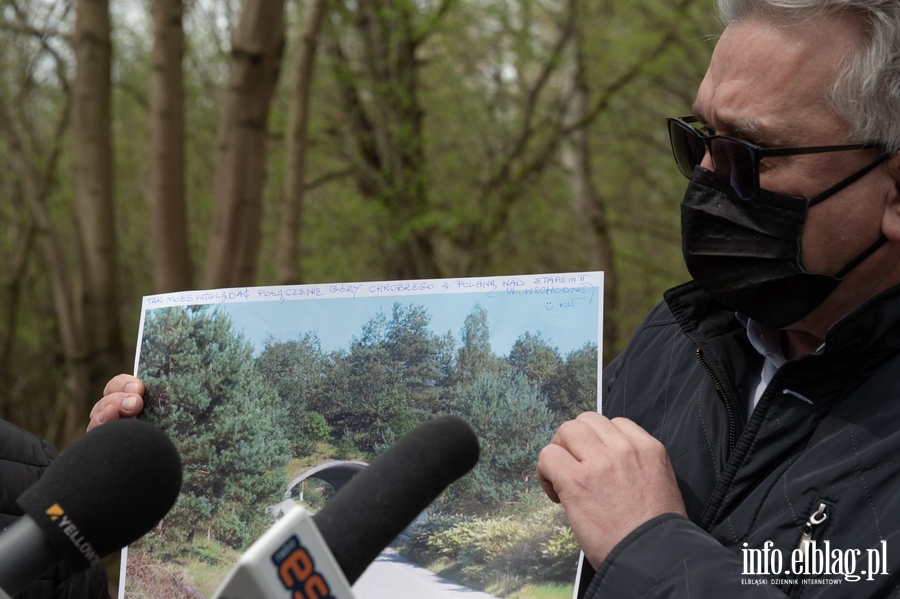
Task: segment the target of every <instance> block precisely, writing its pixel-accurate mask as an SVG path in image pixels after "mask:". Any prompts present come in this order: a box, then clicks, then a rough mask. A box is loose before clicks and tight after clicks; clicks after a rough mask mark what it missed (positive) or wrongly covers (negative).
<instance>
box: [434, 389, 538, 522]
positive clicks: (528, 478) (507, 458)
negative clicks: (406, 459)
mask: <svg viewBox="0 0 900 599" xmlns="http://www.w3.org/2000/svg"><path fill="white" fill-rule="evenodd" d="M453 410H454V412H455V413H456V414H458V415H459V416H461V417H462V418H463V419H464V420H465V421H466V422H468V423H469V424H470V425H471V426H472V428H473V429H474V430H475V432H476V434H477V435H478V439H479V441H480V443H481V459H480V460H479V462H478V464H477V465H476V466H475V469H474V470H473V471H472V473H471V474H469V475H468V476H466V477H464V478H463V479H461V480H460V481H457V483H456V484H454V485H452V486H451V487H450V488H449V489H448V490H447V492H446V493H445V494H444V499H443V503H442V505H445V506H446V507H447V508H449V507H450V506H457V508H456V509H458V510H459V512H460V513H484V512H489V511H492V510H494V509H496V506H497V505H498V504H502V503H505V502H510V503H515V502H517V501H519V500H521V499H523V498H524V497H525V496H527V495H528V494H529V493H531V492H534V491H536V490H537V488H538V487H537V484H536V482H535V481H534V465H535V463H536V461H537V455H538V452H539V451H540V450H541V448H543V447H544V445H546V444H547V442H549V441H550V438H551V437H552V435H553V432H554V430H555V418H554V417H553V414H552V413H551V412H550V410H549V409H548V408H547V402H546V400H545V399H544V397H543V396H542V395H541V393H540V390H539V389H536V388H535V387H533V386H532V385H531V384H530V383H529V382H528V379H527V378H526V377H525V376H524V375H522V374H519V373H507V374H494V373H486V374H483V375H481V376H480V377H478V378H477V379H475V380H474V381H472V382H471V383H470V384H468V385H466V386H463V387H460V388H459V389H458V390H457V392H456V397H455V399H454V404H453Z"/></svg>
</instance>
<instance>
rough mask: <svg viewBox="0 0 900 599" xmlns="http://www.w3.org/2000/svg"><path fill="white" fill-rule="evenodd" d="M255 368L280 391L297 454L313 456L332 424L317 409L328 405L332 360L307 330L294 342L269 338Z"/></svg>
mask: <svg viewBox="0 0 900 599" xmlns="http://www.w3.org/2000/svg"><path fill="white" fill-rule="evenodd" d="M255 364H256V369H257V371H259V373H260V374H261V375H262V378H263V379H264V380H265V381H266V382H267V383H268V384H269V385H270V386H271V387H272V388H273V389H275V391H276V392H277V393H278V397H279V399H280V400H281V405H282V408H283V410H284V415H285V416H284V417H285V418H286V420H285V422H286V423H290V428H289V429H288V430H290V436H289V440H290V443H291V447H292V451H293V454H294V456H297V457H300V456H305V455H310V454H311V453H313V452H314V451H315V449H316V445H317V444H318V443H321V442H324V441H328V439H329V438H330V436H331V427H330V426H329V425H328V422H327V421H326V420H325V417H324V416H323V415H322V414H321V413H320V412H318V411H317V410H319V409H323V408H322V406H323V405H324V404H325V401H326V399H325V383H326V376H327V373H328V368H329V366H330V364H329V361H328V359H327V357H326V356H325V355H323V353H322V349H321V343H320V341H319V339H318V337H316V336H315V335H314V334H309V333H307V334H306V335H303V336H302V337H300V338H299V339H296V340H291V341H281V342H279V341H275V340H274V339H269V340H267V341H266V345H265V348H264V349H263V351H262V353H261V354H260V356H259V357H258V358H257V359H256V362H255Z"/></svg>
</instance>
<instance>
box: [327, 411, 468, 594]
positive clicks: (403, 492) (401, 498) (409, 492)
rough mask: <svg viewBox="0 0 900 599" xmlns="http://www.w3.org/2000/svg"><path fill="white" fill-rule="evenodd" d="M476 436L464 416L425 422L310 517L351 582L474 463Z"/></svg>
mask: <svg viewBox="0 0 900 599" xmlns="http://www.w3.org/2000/svg"><path fill="white" fill-rule="evenodd" d="M479 454H480V448H479V445H478V437H477V436H476V435H475V432H474V431H473V430H472V428H471V427H470V426H469V425H468V424H467V423H466V421H465V420H463V419H462V418H459V417H457V416H442V417H440V418H435V419H433V420H429V421H427V422H424V423H422V424H420V425H419V426H417V427H416V428H414V429H413V430H412V431H410V432H409V433H407V434H406V435H404V436H403V437H402V438H401V439H400V440H399V441H397V442H396V443H395V444H394V445H392V446H391V447H390V448H388V449H387V451H385V452H384V453H382V454H380V455H379V456H378V457H377V458H375V459H374V460H373V461H372V463H371V464H370V465H369V466H368V467H367V468H365V469H363V470H362V471H361V472H360V473H359V474H357V475H356V476H354V477H353V478H352V479H350V482H348V483H347V484H346V486H344V487H343V488H342V489H341V490H340V491H339V492H338V493H337V494H335V496H334V497H332V498H331V499H330V500H329V501H328V502H327V503H326V504H325V507H323V508H322V509H321V510H320V511H319V512H318V513H317V514H315V515H314V516H313V522H315V524H316V527H317V528H318V529H319V532H320V533H321V534H322V538H323V539H324V540H325V542H326V543H327V544H328V548H329V549H330V550H331V554H332V555H333V556H334V558H335V560H336V561H337V563H338V565H339V566H340V567H341V570H343V571H344V575H345V576H346V577H347V580H348V581H349V582H350V584H353V583H354V582H356V579H357V578H359V577H360V575H361V574H362V573H363V571H364V570H365V569H366V568H367V567H368V566H369V564H370V563H372V561H373V560H374V559H375V558H376V557H378V554H380V553H381V551H382V550H383V549H384V548H385V547H387V546H388V544H389V543H390V542H391V541H393V540H394V539H395V538H396V537H397V535H399V534H400V533H401V532H403V529H404V528H406V527H407V526H409V524H410V523H411V522H412V521H413V520H414V519H415V518H416V516H418V515H419V513H420V512H421V511H422V510H424V509H425V508H426V507H428V504H430V503H431V502H432V501H434V500H435V499H436V498H437V496H438V495H440V494H441V492H442V491H443V490H444V489H446V488H447V486H449V485H450V483H452V482H453V481H455V480H456V479H458V478H459V477H461V476H462V475H464V474H465V473H467V472H468V471H469V470H471V469H472V468H474V467H475V464H476V463H477V462H478V457H479Z"/></svg>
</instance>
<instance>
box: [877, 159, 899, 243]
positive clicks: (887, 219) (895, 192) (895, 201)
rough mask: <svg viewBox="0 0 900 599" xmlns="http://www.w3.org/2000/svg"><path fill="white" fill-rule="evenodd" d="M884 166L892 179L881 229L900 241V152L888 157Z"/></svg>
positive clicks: (888, 236) (894, 239)
mask: <svg viewBox="0 0 900 599" xmlns="http://www.w3.org/2000/svg"><path fill="white" fill-rule="evenodd" d="M884 168H885V171H886V174H887V176H888V177H889V178H890V180H889V182H888V185H889V189H888V196H887V198H886V201H885V207H884V220H883V221H882V223H881V230H882V232H883V233H884V236H885V237H887V238H888V239H889V240H890V241H900V154H894V155H893V156H891V157H890V158H888V159H887V162H885V166H884Z"/></svg>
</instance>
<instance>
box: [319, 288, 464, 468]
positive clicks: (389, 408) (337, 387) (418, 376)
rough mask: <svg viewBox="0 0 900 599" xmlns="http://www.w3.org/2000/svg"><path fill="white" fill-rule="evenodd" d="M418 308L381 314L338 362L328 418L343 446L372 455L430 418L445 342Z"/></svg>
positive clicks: (397, 307)
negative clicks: (388, 315) (431, 328)
mask: <svg viewBox="0 0 900 599" xmlns="http://www.w3.org/2000/svg"><path fill="white" fill-rule="evenodd" d="M430 320H431V316H430V315H429V314H428V312H427V311H426V310H425V309H424V308H423V307H422V306H419V305H409V306H403V305H402V304H399V303H396V304H394V306H393V310H392V314H391V318H390V319H389V318H388V317H387V316H386V315H384V314H383V313H379V314H377V315H376V316H374V317H373V318H372V319H370V320H369V321H368V322H367V323H366V324H365V326H364V327H363V330H362V334H361V335H360V337H358V338H354V340H353V342H352V343H351V346H350V350H349V352H347V353H341V354H339V355H336V356H334V357H333V358H334V360H335V363H334V367H333V368H332V369H331V370H330V374H329V380H328V385H327V389H328V390H327V393H326V397H327V401H326V403H327V405H328V407H327V408H323V411H324V415H325V417H326V419H327V420H328V423H329V425H330V426H331V427H332V429H333V431H334V433H335V434H338V435H341V437H342V440H343V442H344V443H347V444H350V445H352V446H354V447H356V448H357V449H359V450H361V451H363V452H366V453H369V454H374V453H377V452H378V451H379V450H381V449H383V448H384V447H385V446H386V445H387V444H389V443H390V442H391V441H393V440H394V439H395V438H397V437H398V436H400V435H403V434H404V433H406V432H407V431H409V430H410V429H411V428H413V427H414V426H415V425H416V424H418V423H419V422H421V421H423V420H425V419H426V418H427V417H428V416H430V415H431V414H432V411H433V407H434V405H435V402H436V400H437V398H438V385H439V383H440V382H441V380H442V377H443V376H444V372H445V370H446V369H445V367H444V366H445V365H444V361H445V358H444V356H445V355H446V353H447V352H446V346H447V339H445V338H442V337H438V336H437V335H435V334H434V333H432V332H431V330H430V329H429V327H428V325H429V323H430Z"/></svg>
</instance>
